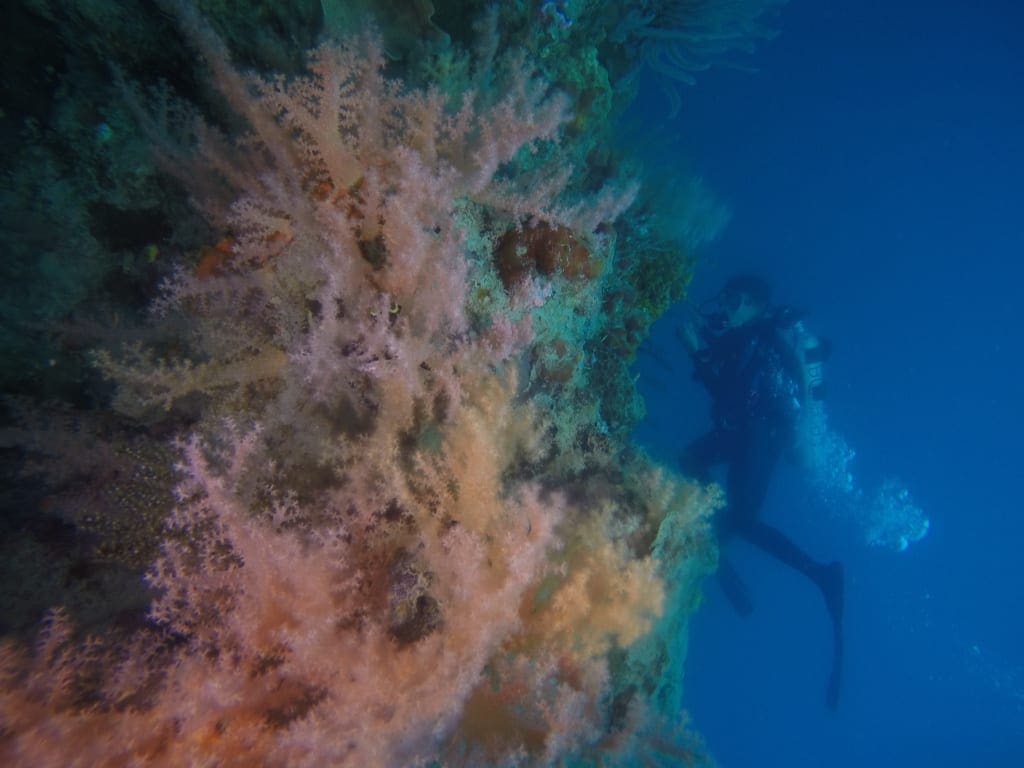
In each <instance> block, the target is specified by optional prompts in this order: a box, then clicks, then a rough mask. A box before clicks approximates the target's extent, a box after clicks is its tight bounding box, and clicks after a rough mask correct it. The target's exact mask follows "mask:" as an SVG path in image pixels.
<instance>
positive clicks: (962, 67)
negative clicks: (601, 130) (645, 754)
mask: <svg viewBox="0 0 1024 768" xmlns="http://www.w3.org/2000/svg"><path fill="white" fill-rule="evenodd" d="M776 26H777V28H778V29H780V31H781V34H780V35H779V37H778V38H776V39H775V40H773V41H772V42H770V43H767V44H765V45H764V46H762V47H761V48H760V49H759V50H758V52H757V53H756V55H755V56H754V57H753V58H752V60H751V62H752V63H753V64H754V65H755V66H756V67H757V69H758V71H757V72H755V73H749V72H738V71H730V70H727V69H718V70H716V71H713V72H710V73H708V74H707V75H706V76H704V77H703V78H701V80H700V82H699V83H698V84H697V86H695V87H694V88H692V89H689V90H688V91H686V92H685V93H684V94H683V102H682V111H681V114H680V115H679V117H678V118H677V120H676V122H675V123H674V127H675V129H676V131H677V139H676V144H675V146H674V147H673V150H672V151H674V152H675V153H676V154H677V157H678V160H679V162H680V164H681V165H682V164H687V166H688V167H689V166H692V167H693V168H694V169H695V170H696V171H697V172H698V173H699V174H701V175H702V176H703V177H704V180H705V182H706V183H707V184H708V186H709V187H710V188H711V189H713V190H714V191H715V192H717V194H718V195H719V196H720V197H721V198H723V199H724V201H725V202H727V203H728V204H729V206H730V207H731V208H732V210H733V219H732V221H731V223H730V224H729V226H728V227H727V229H726V230H725V231H724V232H723V234H722V236H721V237H720V238H719V239H718V240H717V242H716V243H714V244H713V245H712V246H711V247H710V248H709V249H708V253H707V254H706V259H705V261H704V263H703V264H702V265H701V267H700V268H699V271H698V275H697V279H696V280H695V282H694V284H693V296H694V297H695V299H697V300H700V299H703V298H707V297H709V296H711V295H713V294H714V293H715V292H716V291H717V290H718V288H719V286H720V285H721V283H722V282H723V281H724V280H725V279H726V278H727V277H728V276H729V275H730V274H733V273H736V272H741V271H753V272H756V273H759V274H761V275H763V276H765V277H767V278H768V279H770V280H771V281H772V282H773V284H774V285H775V290H776V298H777V300H778V301H780V302H782V303H786V304H791V305H794V306H796V307H800V308H802V309H806V310H807V311H808V312H809V318H808V323H809V324H810V325H812V326H813V328H814V330H815V331H816V332H818V333H820V334H821V335H823V336H825V337H827V338H828V339H830V340H831V341H832V344H833V348H834V352H833V355H832V358H831V359H830V360H829V362H828V365H827V374H826V375H827V380H828V387H829V394H828V398H827V407H828V411H829V414H830V418H831V422H832V424H833V426H834V427H835V429H836V430H837V431H838V432H839V433H840V434H841V435H842V436H843V437H844V438H845V439H846V440H847V442H848V443H849V444H850V445H851V446H852V447H853V448H854V449H855V450H856V452H857V457H856V459H855V460H854V462H853V464H852V468H853V471H854V473H855V476H856V478H857V482H858V483H859V484H861V485H862V486H863V487H864V488H870V487H874V486H877V484H878V483H880V482H881V481H882V480H883V479H884V478H888V477H897V478H899V479H900V480H901V481H902V482H903V483H904V484H905V485H906V487H907V488H908V489H909V490H910V492H911V494H912V496H913V499H914V501H915V502H916V503H917V504H919V505H920V506H921V507H922V508H923V509H924V510H925V512H926V513H927V515H928V517H929V518H930V520H931V528H930V531H929V533H928V535H927V536H926V537H925V538H924V539H923V540H921V541H919V542H917V543H915V544H912V545H911V546H910V547H909V548H908V549H907V550H906V551H904V552H901V553H898V552H895V551H890V550H883V549H877V548H871V547H869V546H867V545H866V544H865V543H864V542H863V540H862V539H861V538H860V537H859V536H858V533H859V532H858V530H857V526H856V525H855V524H853V523H852V522H851V521H850V520H848V519H843V516H842V515H840V514H835V513H834V512H832V511H830V510H829V509H827V505H821V504H816V503H813V502H812V501H811V500H810V499H809V496H808V493H807V491H806V483H805V482H804V480H803V479H802V478H801V477H800V475H799V473H797V472H796V471H794V470H792V469H784V470H782V471H780V472H779V473H778V475H777V477H776V478H775V482H774V485H773V487H772V490H771V493H770V498H769V500H768V503H767V505H766V508H765V510H764V518H765V519H766V520H767V521H768V522H770V523H772V524H775V525H777V526H779V527H780V528H781V529H783V530H784V531H786V532H787V533H789V534H790V535H792V537H793V538H794V539H795V540H796V541H798V542H799V543H800V544H801V545H802V546H804V547H805V548H806V549H807V550H808V551H809V552H811V553H812V554H813V555H814V556H815V557H817V558H819V559H821V560H831V559H840V560H842V561H843V563H844V564H845V569H846V578H847V584H846V617H845V640H846V658H845V669H844V686H843V692H842V699H841V701H840V705H839V709H838V711H837V712H836V713H830V712H828V711H827V710H826V708H825V707H824V706H823V687H824V682H825V679H826V676H827V674H828V666H829V663H830V654H831V645H830V640H831V638H830V629H829V625H828V622H827V618H826V613H825V610H824V607H823V604H822V601H821V598H820V596H819V594H818V593H817V590H816V589H815V588H814V587H813V586H812V585H810V584H809V583H808V582H807V581H805V580H803V579H801V577H799V576H798V575H795V574H794V573H792V572H790V571H787V570H786V569H785V568H784V567H783V566H781V565H779V564H778V563H777V562H776V561H774V560H771V559H769V558H767V557H765V556H764V555H762V554H761V553H760V552H758V551H755V550H753V549H752V548H750V547H745V545H743V544H742V543H735V544H732V545H731V547H732V549H731V550H730V555H731V557H732V559H733V561H734V564H735V566H736V567H737V569H738V570H739V571H740V572H741V573H742V576H743V578H744V580H745V581H746V582H747V583H748V585H749V587H750V590H751V593H752V595H753V599H754V601H755V604H756V608H755V611H754V613H753V614H752V615H751V616H750V617H749V618H746V619H743V618H740V617H739V616H737V615H736V614H735V612H734V611H733V610H732V608H731V606H730V605H729V603H728V602H727V601H726V600H725V598H724V597H723V595H722V593H721V591H720V589H719V588H718V585H717V583H715V582H714V581H713V580H712V581H709V582H708V583H707V590H706V592H707V594H706V598H705V602H704V605H703V607H702V608H701V610H700V611H699V613H698V615H697V616H696V617H695V620H694V622H693V625H692V626H693V632H692V636H691V639H690V648H689V658H688V664H687V670H686V689H687V697H686V698H687V704H688V708H689V711H690V713H691V715H692V717H693V719H694V724H695V725H696V727H697V728H698V729H699V730H700V731H701V732H702V733H703V734H704V736H705V737H706V739H707V742H708V746H709V748H710V750H711V751H712V752H713V753H714V754H715V755H716V757H717V758H718V760H719V761H720V763H721V765H723V766H725V767H726V768H743V767H746V766H787V768H792V767H793V766H837V767H842V766H864V765H929V766H952V765H968V764H969V765H985V766H1019V765H1024V610H1022V609H1024V578H1022V576H1021V571H1020V568H1021V567H1022V566H1021V562H1022V560H1021V555H1020V549H1021V546H1022V543H1024V505H1022V503H1021V495H1020V492H1021V482H1022V481H1021V471H1020V463H1021V458H1022V452H1021V449H1020V439H1021V438H1020V436H1021V434H1022V430H1024V407H1022V404H1021V395H1020V391H1021V384H1020V382H1021V380H1022V374H1024V362H1022V361H1024V355H1022V353H1024V343H1022V327H1024V318H1022V315H1021V294H1022V288H1024V262H1022V261H1021V255H1022V253H1024V225H1022V218H1021V204H1022V202H1024V193H1022V191H1021V186H1020V180H1021V179H1022V178H1024V146H1022V143H1021V141H1020V137H1021V136H1024V91H1022V90H1021V85H1020V84H1021V83H1022V82H1024V49H1022V48H1021V47H1020V45H1019V30H1020V29H1022V28H1024V7H1021V6H1020V5H1019V4H1018V3H1013V2H996V1H994V0H988V1H985V2H967V0H960V1H957V0H944V1H942V2H924V1H923V0H913V1H912V0H900V1H899V2H882V1H881V0H869V1H867V2H865V0H836V1H830V2H827V3H821V2H811V0H793V2H791V3H790V4H789V5H788V6H786V7H785V8H784V9H783V11H782V13H780V15H779V17H778V19H777V23H776ZM642 108H643V109H644V110H647V111H648V112H649V113H650V115H651V116H652V118H653V117H654V116H655V115H657V114H658V113H659V111H663V110H664V109H665V103H664V101H663V100H662V99H661V97H660V96H659V94H658V93H657V92H656V91H655V90H654V89H651V91H650V93H648V94H646V96H645V101H644V103H643V105H642ZM682 316H683V315H682V310H681V309H676V310H673V311H672V312H670V313H669V315H668V316H667V317H666V318H664V319H663V320H662V321H661V322H660V323H659V325H658V326H657V327H656V328H655V331H654V334H653V337H652V339H651V342H652V348H653V349H654V350H656V351H657V352H658V353H659V355H660V356H661V357H662V358H663V360H667V362H668V365H665V364H663V363H659V362H658V361H656V360H655V359H654V357H652V356H641V358H640V360H639V361H638V364H637V365H638V369H639V372H640V374H641V386H642V387H643V393H644V396H645V398H646V402H647V407H648V412H649V417H648V420H647V421H646V422H645V423H644V425H643V426H642V427H641V429H640V430H639V432H638V437H639V438H640V439H641V440H642V441H643V442H644V443H646V444H647V445H648V446H650V447H651V449H652V450H653V451H654V452H656V453H657V454H658V455H660V456H663V457H665V458H666V459H667V460H670V461H671V460H674V458H675V457H676V456H677V455H678V453H679V451H680V450H681V449H682V447H683V445H685V442H686V441H688V440H689V439H692V438H693V437H696V436H697V435H699V434H700V433H701V432H702V431H703V430H704V429H706V428H707V426H708V423H709V422H708V417H707V414H706V405H707V398H706V396H705V395H704V393H703V392H702V390H701V389H700V388H699V386H698V385H697V384H696V383H694V382H692V381H691V380H690V367H689V363H688V361H687V360H686V356H685V354H684V351H683V349H682V347H681V346H680V345H679V344H678V343H677V342H676V341H675V340H674V338H673V332H674V329H675V327H677V326H678V325H679V323H680V320H681V318H682Z"/></svg>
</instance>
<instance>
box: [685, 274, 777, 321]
mask: <svg viewBox="0 0 1024 768" xmlns="http://www.w3.org/2000/svg"><path fill="white" fill-rule="evenodd" d="M771 301H772V288H771V286H770V285H768V283H767V281H765V280H763V279H762V278H760V277H756V276H754V275H736V276H735V277H731V278H729V280H728V281H726V283H725V285H724V286H722V290H720V291H719V292H718V295H717V296H715V297H714V298H713V299H711V300H710V301H708V302H705V304H704V305H703V306H702V307H701V314H702V315H704V317H705V318H706V319H708V320H709V321H710V322H711V323H712V325H714V326H717V327H718V328H720V329H721V330H728V329H730V328H739V327H741V326H744V325H746V324H747V323H750V322H753V321H754V320H757V319H758V318H760V317H761V316H762V315H764V313H765V312H766V311H767V310H768V308H769V306H771Z"/></svg>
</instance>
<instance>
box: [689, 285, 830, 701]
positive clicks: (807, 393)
mask: <svg viewBox="0 0 1024 768" xmlns="http://www.w3.org/2000/svg"><path fill="white" fill-rule="evenodd" d="M800 320H801V318H800V314H799V313H798V312H796V311H795V310H793V309H790V308H787V307H774V306H772V303H771V287H770V286H769V285H768V283H767V282H765V281H764V280H763V279H761V278H759V277H755V276H752V275H739V276H736V277H733V278H731V279H730V280H729V281H728V282H726V284H725V286H724V287H723V288H722V290H721V291H720V292H719V293H718V295H717V296H715V298H713V299H711V300H710V301H708V302H705V304H703V305H701V307H700V311H699V313H698V315H697V316H696V317H695V318H694V320H692V321H690V322H688V323H686V324H684V326H683V327H682V328H680V329H679V331H678V336H679V339H680V341H681V342H682V343H683V345H684V346H685V347H686V349H687V351H688V352H689V354H690V357H691V359H692V360H693V366H694V378H695V379H696V380H698V381H700V382H701V383H702V384H703V385H704V387H705V388H706V389H707V391H708V393H709V394H710V395H711V401H712V421H713V424H714V426H713V428H712V430H711V431H710V432H708V433H707V434H706V435H704V436H702V437H700V438H698V439H697V440H695V441H694V442H693V443H692V444H690V446H689V447H688V448H687V449H686V450H685V451H684V453H683V455H682V458H681V463H682V466H683V471H684V472H686V473H687V474H689V475H690V476H692V477H696V478H698V479H699V480H701V481H702V482H705V483H706V482H709V481H710V470H711V468H712V467H714V466H717V465H720V464H724V465H726V466H727V470H726V483H725V490H726V506H725V508H724V509H722V510H721V511H720V512H719V513H718V514H717V515H716V521H715V527H716V533H717V535H718V541H719V544H720V547H721V549H722V550H723V552H724V549H725V546H726V544H728V542H729V541H730V540H731V539H733V538H734V537H739V538H742V539H746V540H747V541H748V542H750V543H751V544H754V545H755V546H757V547H759V548H760V549H762V550H763V551H765V552H766V553H768V554H769V555H772V556H773V557H775V558H776V559H777V560H779V561H781V562H782V563H784V564H786V565H788V566H789V567H791V568H793V569H795V570H796V571H798V572H799V573H801V574H803V575H804V576H806V577H807V578H808V579H810V580H811V581H812V582H813V583H814V584H815V585H817V587H818V588H819V589H820V590H821V593H822V596H823V597H824V599H825V606H826V608H827V609H828V613H829V616H830V618H831V620H832V627H833V637H834V653H833V661H832V671H831V674H830V676H829V680H828V685H827V688H826V695H825V701H826V705H827V706H828V707H829V708H830V709H832V710H834V709H835V708H836V707H837V706H838V702H839V690H840V674H841V668H842V656H843V637H842V621H843V567H842V564H841V563H839V562H832V563H821V562H818V561H817V560H814V559H813V558H812V557H811V556H810V555H808V554H807V553H806V552H804V551H803V550H802V549H800V547H798V546H797V545H796V544H794V543H793V542H792V541H791V540H790V539H789V537H787V536H786V535H785V534H783V533H782V532H781V531H779V530H778V529H776V528H774V527H772V526H770V525H768V524H767V523H765V522H763V521H762V520H761V519H760V512H761V505H762V504H763V502H764V499H765V496H766V494H767V492H768V486H769V484H770V482H771V477H772V473H773V472H774V470H775V467H776V465H777V464H778V461H779V459H780V458H781V457H782V456H783V455H784V454H786V453H790V452H792V451H793V449H794V447H795V440H796V426H797V421H798V419H799V417H800V415H801V411H802V409H803V408H805V407H807V405H808V404H809V403H810V402H811V400H812V399H820V398H821V397H822V393H823V389H822V383H821V363H822V361H823V360H824V359H825V357H827V355H828V347H827V345H826V344H825V343H824V342H820V341H819V340H818V339H816V338H814V337H813V336H811V335H810V334H808V333H807V332H806V331H805V330H804V328H803V324H802V323H801V321H800ZM718 577H719V582H720V584H721V586H722V590H723V592H724V593H725V595H726V597H727V598H728V599H729V601H730V602H731V603H732V605H733V607H734V608H735V609H736V610H737V612H738V613H740V614H741V615H744V616H745V615H747V614H749V613H750V612H751V611H752V610H753V604H752V603H751V600H750V597H749V595H748V593H747V590H746V587H745V585H744V584H743V582H742V580H741V579H740V577H739V575H738V574H737V573H736V571H735V569H734V568H733V566H732V564H731V563H730V562H729V560H728V559H727V558H726V557H725V556H724V554H723V556H722V557H721V558H720V561H719V569H718Z"/></svg>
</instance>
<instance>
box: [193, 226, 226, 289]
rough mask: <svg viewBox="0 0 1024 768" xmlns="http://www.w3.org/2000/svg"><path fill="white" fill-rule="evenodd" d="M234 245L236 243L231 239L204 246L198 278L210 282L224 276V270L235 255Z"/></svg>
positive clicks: (197, 271) (198, 265) (200, 254)
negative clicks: (212, 278) (211, 279)
mask: <svg viewBox="0 0 1024 768" xmlns="http://www.w3.org/2000/svg"><path fill="white" fill-rule="evenodd" d="M234 245H235V241H234V240H233V239H232V238H230V237H225V238H223V239H222V240H220V241H219V242H218V243H217V244H216V245H204V246H203V247H202V248H201V249H200V251H199V263H198V264H196V277H197V278H199V279H200V280H209V279H210V278H211V277H219V276H220V275H223V274H224V268H225V267H226V266H227V265H228V262H229V261H231V257H232V256H233V255H234V254H233V253H232V248H233V247H234Z"/></svg>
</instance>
